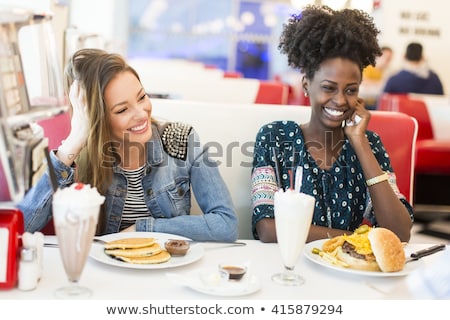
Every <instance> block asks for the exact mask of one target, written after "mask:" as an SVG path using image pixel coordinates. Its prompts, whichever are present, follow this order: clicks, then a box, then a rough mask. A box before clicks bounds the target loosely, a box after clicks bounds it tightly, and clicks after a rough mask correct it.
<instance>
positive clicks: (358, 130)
mask: <svg viewBox="0 0 450 320" xmlns="http://www.w3.org/2000/svg"><path fill="white" fill-rule="evenodd" d="M370 116H371V115H370V112H369V111H368V110H367V109H366V107H365V103H364V100H363V99H361V98H358V100H357V102H356V105H355V106H354V107H353V113H352V114H351V115H350V117H349V118H348V119H347V120H346V121H345V127H344V131H345V134H346V135H347V136H348V137H352V136H361V135H365V133H366V129H367V125H368V124H369V120H370Z"/></svg>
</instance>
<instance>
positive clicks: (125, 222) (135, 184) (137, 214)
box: [120, 166, 151, 230]
mask: <svg viewBox="0 0 450 320" xmlns="http://www.w3.org/2000/svg"><path fill="white" fill-rule="evenodd" d="M123 173H124V175H125V177H126V178H127V181H128V188H127V197H126V199H125V204H124V207H123V211H122V221H121V225H120V230H123V229H125V228H128V227H129V226H131V225H133V224H135V223H136V220H138V219H141V218H147V217H149V216H150V215H151V214H150V212H149V209H148V207H147V205H146V204H145V201H144V189H143V188H142V178H143V176H144V166H142V167H140V168H138V169H134V170H125V169H123Z"/></svg>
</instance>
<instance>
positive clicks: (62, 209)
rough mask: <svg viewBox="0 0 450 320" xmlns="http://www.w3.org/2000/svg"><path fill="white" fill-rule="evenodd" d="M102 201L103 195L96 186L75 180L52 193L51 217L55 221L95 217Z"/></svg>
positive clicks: (103, 199)
mask: <svg viewBox="0 0 450 320" xmlns="http://www.w3.org/2000/svg"><path fill="white" fill-rule="evenodd" d="M104 201H105V197H104V196H102V195H101V194H100V193H99V192H98V191H97V188H96V187H91V186H90V185H89V184H83V183H78V182H77V183H74V184H72V185H71V186H69V187H67V188H64V189H58V190H57V191H56V192H55V193H54V194H53V217H54V218H55V222H60V223H61V222H63V221H65V220H71V219H85V218H89V217H96V216H97V215H98V213H99V208H100V205H101V204H103V202H104Z"/></svg>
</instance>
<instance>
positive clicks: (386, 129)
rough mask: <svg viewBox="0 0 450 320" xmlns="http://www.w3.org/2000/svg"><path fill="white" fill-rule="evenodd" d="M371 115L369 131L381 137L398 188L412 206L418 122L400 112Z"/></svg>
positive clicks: (382, 112)
mask: <svg viewBox="0 0 450 320" xmlns="http://www.w3.org/2000/svg"><path fill="white" fill-rule="evenodd" d="M371 114H372V117H371V118H370V122H369V126H368V129H369V130H371V131H374V132H376V133H377V134H378V135H379V136H380V138H381V141H382V142H383V145H384V147H385V148H386V151H387V152H388V153H389V157H390V159H391V165H392V168H393V170H394V172H395V175H396V176H397V186H398V188H399V189H400V192H401V193H402V194H403V195H404V196H405V197H406V199H407V200H408V201H409V203H411V204H412V203H413V196H414V161H415V156H414V154H415V147H416V138H417V130H418V125H417V121H416V120H415V119H414V118H412V117H410V116H408V115H406V114H403V113H400V112H387V111H371Z"/></svg>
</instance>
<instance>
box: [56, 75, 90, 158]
mask: <svg viewBox="0 0 450 320" xmlns="http://www.w3.org/2000/svg"><path fill="white" fill-rule="evenodd" d="M69 99H70V104H71V106H72V119H71V123H70V124H71V130H70V133H69V136H68V137H67V138H66V139H65V140H64V141H63V142H62V144H61V146H59V148H58V152H57V156H58V158H59V159H60V160H61V161H63V162H64V163H65V164H66V165H69V166H70V165H71V164H72V163H73V162H74V160H75V158H76V157H77V156H78V154H79V153H80V151H81V150H82V149H83V148H84V146H85V145H86V142H87V139H88V136H89V115H88V108H87V104H86V95H85V90H84V89H83V88H82V86H81V85H80V83H79V82H78V81H77V80H75V81H74V82H73V83H72V85H71V86H70V92H69Z"/></svg>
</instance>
